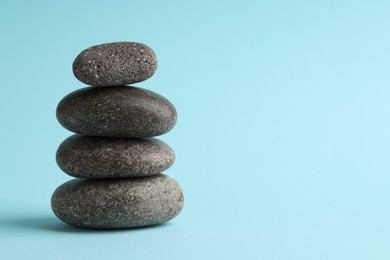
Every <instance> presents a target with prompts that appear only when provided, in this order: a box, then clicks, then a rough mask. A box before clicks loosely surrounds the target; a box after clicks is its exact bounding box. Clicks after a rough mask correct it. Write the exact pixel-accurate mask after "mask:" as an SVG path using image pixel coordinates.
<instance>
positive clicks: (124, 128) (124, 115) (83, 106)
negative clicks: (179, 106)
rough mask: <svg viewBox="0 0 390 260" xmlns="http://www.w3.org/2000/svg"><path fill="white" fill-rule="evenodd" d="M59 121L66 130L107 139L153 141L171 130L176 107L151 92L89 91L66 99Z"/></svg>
mask: <svg viewBox="0 0 390 260" xmlns="http://www.w3.org/2000/svg"><path fill="white" fill-rule="evenodd" d="M57 119H58V121H59V122H60V124H61V125H62V126H63V127H65V128H66V129H68V130H70V131H72V132H75V133H78V134H82V135H93V136H106V137H137V138H138V137H152V136H158V135H162V134H164V133H166V132H168V131H169V130H171V129H172V128H173V127H174V126H175V124H176V119H177V113H176V109H175V108H174V106H173V105H172V104H171V102H169V100H167V99H166V98H164V97H162V96H161V95H159V94H157V93H154V92H152V91H149V90H146V89H142V88H136V87H129V86H120V87H119V86H118V87H104V88H91V87H86V88H82V89H79V90H76V91H74V92H72V93H70V94H69V95H67V96H65V97H64V98H63V99H62V100H61V102H60V103H59V104H58V107H57Z"/></svg>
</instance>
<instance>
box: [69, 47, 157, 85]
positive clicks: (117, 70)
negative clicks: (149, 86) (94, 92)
mask: <svg viewBox="0 0 390 260" xmlns="http://www.w3.org/2000/svg"><path fill="white" fill-rule="evenodd" d="M156 69H157V59H156V55H155V54H154V52H153V50H152V49H151V48H150V47H148V46H147V45H145V44H142V43H137V42H113V43H106V44H101V45H96V46H93V47H90V48H88V49H86V50H84V51H82V52H81V53H80V54H79V55H78V56H77V58H76V59H75V61H74V62H73V74H74V75H75V77H76V78H77V79H78V80H80V81H81V82H83V83H85V84H87V85H93V86H118V85H127V84H133V83H137V82H141V81H144V80H146V79H148V78H150V77H151V76H152V75H153V74H154V72H155V71H156Z"/></svg>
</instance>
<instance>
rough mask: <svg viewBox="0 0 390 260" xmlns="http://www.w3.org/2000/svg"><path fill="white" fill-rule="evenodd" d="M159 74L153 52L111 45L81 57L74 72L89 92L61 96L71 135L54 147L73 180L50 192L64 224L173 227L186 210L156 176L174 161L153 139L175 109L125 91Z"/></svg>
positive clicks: (176, 189) (177, 192) (172, 187)
mask: <svg viewBox="0 0 390 260" xmlns="http://www.w3.org/2000/svg"><path fill="white" fill-rule="evenodd" d="M156 68H157V60H156V57H155V54H154V52H153V50H152V49H151V48H149V47H148V46H146V45H144V44H141V43H134V42H115V43H108V44H102V45H97V46H93V47H91V48H88V49H86V50H84V51H83V52H81V53H80V54H79V55H78V56H77V58H76V60H75V61H74V63H73V73H74V75H75V76H76V78H77V79H79V80H80V81H81V82H83V83H85V84H87V85H91V86H88V87H86V88H82V89H79V90H77V91H74V92H72V93H70V94H69V95H67V96H66V97H64V98H63V99H62V100H61V102H60V103H59V105H58V107H57V118H58V121H59V122H60V124H61V125H62V126H63V127H65V128H66V129H68V130H70V131H72V132H75V133H76V134H75V135H72V136H71V137H69V138H68V139H66V140H65V141H64V142H63V143H62V144H61V145H60V146H59V148H58V151H57V155H56V160H57V163H58V165H59V167H60V168H61V169H62V170H63V171H64V172H65V173H67V174H69V175H70V176H73V177H76V179H74V180H71V181H68V182H66V183H64V184H62V185H61V186H60V187H58V188H57V189H56V191H55V192H54V194H53V196H52V199H51V205H52V209H53V211H54V213H55V215H56V216H57V217H58V218H59V219H61V220H62V221H64V222H66V223H68V224H70V225H73V226H77V227H82V228H95V229H115V228H132V227H140V226H149V225H155V224H160V223H163V222H166V221H168V220H171V219H172V218H174V217H175V216H176V215H178V214H179V212H180V211H181V209H182V207H183V193H182V190H181V188H180V186H179V185H178V184H177V182H176V181H175V180H173V179H171V178H170V177H168V176H166V175H164V174H162V173H161V172H163V171H165V170H166V169H168V168H169V167H170V166H171V165H172V164H173V162H174V160H175V154H174V152H173V151H172V149H171V148H170V147H169V146H168V145H167V144H165V143H164V142H162V141H160V140H158V139H155V138H152V137H154V136H158V135H162V134H164V133H166V132H168V131H169V130H171V129H172V128H173V127H174V125H175V123H176V118H177V114H176V110H175V108H174V106H173V105H172V104H171V103H170V102H169V101H168V100H167V99H166V98H164V97H162V96H160V95H159V94H156V93H154V92H152V91H149V90H146V89H142V88H138V87H133V86H128V85H129V84H133V83H137V82H141V81H144V80H146V79H148V78H150V77H151V76H152V75H153V74H154V72H155V70H156Z"/></svg>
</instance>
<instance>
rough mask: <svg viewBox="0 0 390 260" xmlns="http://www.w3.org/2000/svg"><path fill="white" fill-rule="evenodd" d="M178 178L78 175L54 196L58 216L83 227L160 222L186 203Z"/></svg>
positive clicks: (177, 212)
mask: <svg viewBox="0 0 390 260" xmlns="http://www.w3.org/2000/svg"><path fill="white" fill-rule="evenodd" d="M183 200H184V199H183V193H182V190H181V188H180V186H179V185H178V184H177V182H176V181H174V180H173V179H171V178H169V177H168V176H166V175H163V174H159V175H155V176H151V177H145V178H127V179H86V180H82V179H75V180H71V181H68V182H66V183H64V184H62V185H61V186H60V187H58V188H57V189H56V191H55V192H54V194H53V196H52V200H51V205H52V209H53V211H54V213H55V214H56V216H57V217H58V218H59V219H61V220H62V221H64V222H65V223H68V224H70V225H73V226H76V227H81V228H94V229H118V228H133V227H141V226H149V225H155V224H160V223H163V222H166V221H169V220H171V219H172V218H174V217H175V216H176V215H177V214H179V212H180V211H181V209H182V207H183Z"/></svg>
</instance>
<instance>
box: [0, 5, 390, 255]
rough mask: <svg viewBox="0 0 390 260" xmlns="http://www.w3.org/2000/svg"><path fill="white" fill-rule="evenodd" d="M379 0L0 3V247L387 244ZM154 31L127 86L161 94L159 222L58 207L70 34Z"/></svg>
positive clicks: (76, 39)
mask: <svg viewBox="0 0 390 260" xmlns="http://www.w3.org/2000/svg"><path fill="white" fill-rule="evenodd" d="M389 13H390V2H389V1H387V0H383V1H374V0H367V1H356V0H353V1H352V0H351V1H339V0H324V1H287V0H286V1H157V0H156V1H88V2H87V1H76V0H72V1H27V0H26V1H11V0H2V1H1V2H0V33H1V41H0V71H1V83H0V84H1V92H0V113H1V114H0V118H1V121H0V132H1V136H0V145H1V146H0V147H1V148H0V149H1V150H0V160H1V161H0V172H1V177H2V178H1V182H0V259H5V260H8V259H109V258H110V259H172V260H173V259H186V260H191V259H197V260H198V259H267V260H268V259H277V260H284V259H286V260H294V259H297V260H305V259H308V260H309V259H310V260H313V259H316V260H321V259H326V260H329V259H332V260H333V259H342V260H345V259H348V260H349V259H350V260H358V259H364V260H367V259H373V260H381V259H386V260H387V259H390V247H389V242H390V224H389V221H390V203H389V202H390V173H389V170H390V161H389V156H390V113H389V109H390V102H389V98H390V88H389V83H390V73H389V68H390V66H389V65H390V31H389V29H390V16H389ZM112 41H138V42H144V43H146V44H148V45H149V46H151V47H152V48H153V49H154V50H155V52H156V54H157V57H158V59H159V68H158V70H157V72H156V74H155V75H154V77H152V78H151V79H150V80H148V81H146V82H142V83H139V84H136V85H137V86H140V87H144V88H148V89H151V90H153V91H156V92H158V93H160V94H162V95H164V96H165V97H167V98H168V99H170V100H171V101H172V103H173V104H174V105H175V106H176V108H177V110H178V113H179V120H178V124H177V126H176V128H174V130H172V131H171V132H170V133H168V134H166V135H164V136H162V137H161V139H162V140H164V141H166V142H167V143H168V144H170V145H171V146H172V147H173V148H174V149H175V151H176V154H177V161H176V163H175V165H174V166H173V167H172V168H171V169H169V170H168V171H167V172H166V173H167V174H169V175H171V176H172V177H174V178H175V179H176V180H177V181H178V182H179V183H180V184H181V186H182V188H183V190H184V192H185V208H184V210H183V212H182V213H181V214H180V215H179V216H178V217H177V218H176V219H174V220H173V221H171V222H170V223H169V224H166V225H162V226H158V227H154V228H146V229H136V230H125V231H117V232H115V231H114V232H113V231H106V232H102V231H82V230H77V229H74V228H70V227H68V226H67V225H65V224H63V223H62V222H60V221H59V220H57V219H56V218H55V216H54V215H53V213H52V211H51V209H50V197H51V194H52V192H53V191H54V189H55V188H56V187H57V186H59V185H60V184H61V183H63V182H65V181H67V180H69V179H70V177H68V176H67V175H65V174H63V173H62V172H61V171H60V169H59V168H58V167H57V165H56V163H55V159H54V156H55V152H56V149H57V147H58V145H59V144H60V143H61V142H62V140H63V139H65V138H66V137H67V136H69V135H70V134H71V133H70V132H68V131H66V130H65V129H63V128H61V126H60V125H59V123H58V122H57V121H56V118H55V109H56V105H57V103H58V102H59V101H60V100H61V98H62V97H63V96H65V95H66V94H67V93H69V92H71V91H74V90H76V89H78V88H81V87H83V86H84V85H83V84H82V83H80V82H78V81H77V80H76V79H75V78H74V76H73V74H72V71H71V65H72V62H73V60H74V58H75V57H76V55H77V54H78V53H79V52H80V51H81V50H83V49H85V48H87V47H89V46H92V45H95V44H100V43H105V42H112Z"/></svg>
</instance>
